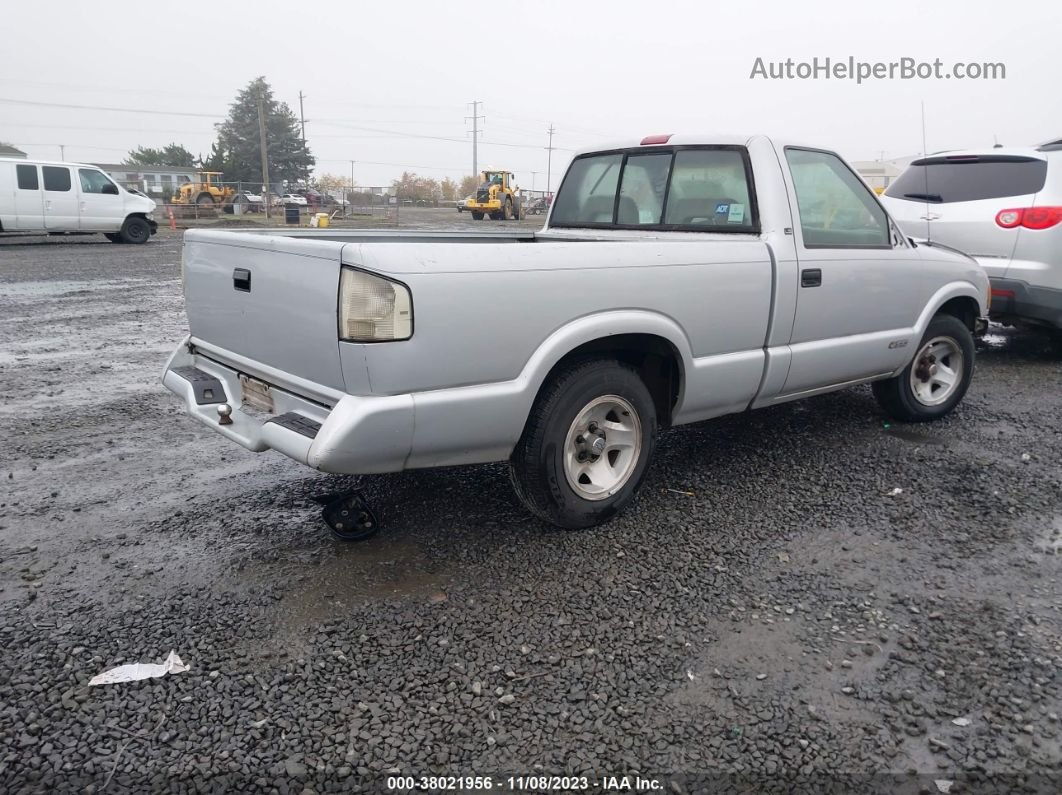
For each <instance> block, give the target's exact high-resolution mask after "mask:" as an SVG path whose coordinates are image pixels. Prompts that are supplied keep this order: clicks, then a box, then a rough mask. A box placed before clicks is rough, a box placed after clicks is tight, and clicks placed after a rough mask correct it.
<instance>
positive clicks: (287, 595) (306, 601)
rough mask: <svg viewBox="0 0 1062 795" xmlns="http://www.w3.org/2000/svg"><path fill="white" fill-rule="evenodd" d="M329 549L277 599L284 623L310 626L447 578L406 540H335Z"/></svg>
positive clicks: (420, 593)
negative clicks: (329, 550) (321, 559)
mask: <svg viewBox="0 0 1062 795" xmlns="http://www.w3.org/2000/svg"><path fill="white" fill-rule="evenodd" d="M326 549H327V547H326ZM334 550H335V554H334V555H333V556H332V557H328V558H327V559H326V560H324V561H323V562H322V563H321V564H320V565H319V566H317V567H314V568H312V569H310V568H303V569H302V570H301V571H302V573H303V576H302V578H301V581H299V582H296V583H294V584H293V585H292V586H291V587H290V588H288V589H286V590H285V592H284V595H283V598H282V599H281V600H280V601H279V602H278V608H279V613H280V620H279V623H280V624H281V625H282V626H283V627H284V628H286V629H289V630H295V629H299V628H301V627H306V626H311V625H314V624H317V623H320V622H321V621H324V620H326V619H328V618H331V617H333V616H335V615H339V614H342V613H344V612H346V611H348V610H349V609H350V608H351V607H353V606H354V605H359V604H365V603H368V602H378V601H383V600H391V599H402V598H409V597H415V598H427V596H428V595H429V594H431V593H434V592H435V591H439V590H443V589H444V585H445V583H446V582H447V580H448V579H449V576H448V573H447V572H445V571H439V570H437V569H436V568H435V567H433V566H432V565H431V562H430V561H429V559H428V558H427V557H426V556H425V555H424V553H423V551H422V550H421V549H420V547H418V546H417V545H416V544H413V543H410V542H408V541H395V540H393V539H389V538H387V537H386V536H384V537H379V536H378V537H376V538H373V539H370V540H368V541H365V542H361V543H356V544H345V543H340V542H336V543H335V547H334ZM326 554H327V553H326ZM281 576H283V575H282V574H281Z"/></svg>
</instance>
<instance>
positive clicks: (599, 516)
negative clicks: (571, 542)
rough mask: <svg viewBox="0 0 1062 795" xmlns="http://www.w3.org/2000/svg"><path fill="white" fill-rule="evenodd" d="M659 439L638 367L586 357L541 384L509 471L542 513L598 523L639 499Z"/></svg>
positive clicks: (565, 523)
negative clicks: (657, 438) (638, 494)
mask: <svg viewBox="0 0 1062 795" xmlns="http://www.w3.org/2000/svg"><path fill="white" fill-rule="evenodd" d="M655 444H656V407H655V405H654V403H653V398H652V396H651V395H650V394H649V390H648V389H647V388H646V386H645V384H644V383H643V382H642V379H641V378H640V377H639V376H638V373H637V372H636V371H635V370H634V369H633V368H631V367H628V366H626V365H622V364H620V363H619V362H617V361H614V360H611V359H589V360H583V361H580V362H575V363H573V364H571V365H569V366H567V367H565V368H564V369H562V370H561V371H560V372H558V373H556V374H555V375H554V376H553V377H552V378H551V379H550V381H549V382H547V383H546V384H545V386H543V388H542V391H541V392H540V393H539V395H538V397H537V398H536V400H535V404H534V406H533V407H532V409H531V414H530V416H529V417H528V420H527V425H526V426H525V428H524V433H523V436H521V438H520V441H519V442H518V443H517V445H516V449H515V450H513V454H512V457H511V458H510V459H509V476H510V479H511V480H512V483H513V488H514V489H515V490H516V494H517V496H518V497H519V498H520V500H521V501H522V502H523V503H524V505H525V506H527V509H528V510H529V511H531V513H533V514H535V515H536V516H538V517H539V518H541V519H544V520H546V521H547V522H551V523H552V524H555V525H557V526H558V527H564V528H568V529H573V530H574V529H578V528H584V527H592V526H593V525H596V524H600V523H601V522H604V521H606V520H608V519H610V518H611V517H613V516H615V515H616V514H617V513H619V512H620V511H622V510H623V509H624V508H626V507H627V506H628V505H629V504H630V502H631V501H632V500H633V499H634V496H635V494H637V492H638V488H639V487H640V486H641V484H642V480H643V478H644V477H645V473H646V471H647V470H648V468H649V461H650V459H651V458H652V455H653V448H654V446H655Z"/></svg>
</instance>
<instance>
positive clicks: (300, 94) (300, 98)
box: [299, 91, 306, 143]
mask: <svg viewBox="0 0 1062 795" xmlns="http://www.w3.org/2000/svg"><path fill="white" fill-rule="evenodd" d="M302 100H303V96H302V92H301V91H300V92H299V123H300V124H301V125H302V142H303V143H306V116H304V115H303V112H302Z"/></svg>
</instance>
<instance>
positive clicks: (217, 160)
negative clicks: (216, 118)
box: [203, 77, 314, 192]
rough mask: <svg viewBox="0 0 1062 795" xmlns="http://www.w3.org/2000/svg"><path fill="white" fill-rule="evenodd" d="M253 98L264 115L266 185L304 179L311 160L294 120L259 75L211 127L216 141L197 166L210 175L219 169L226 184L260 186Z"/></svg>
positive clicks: (285, 105)
mask: <svg viewBox="0 0 1062 795" xmlns="http://www.w3.org/2000/svg"><path fill="white" fill-rule="evenodd" d="M259 97H261V99H262V104H263V109H264V111H265V122H266V124H265V126H266V151H267V152H268V153H269V180H270V182H271V183H272V184H273V185H280V184H281V183H282V182H287V183H292V182H302V181H305V180H307V179H308V178H309V176H310V171H311V170H312V168H313V165H314V158H313V155H311V154H310V150H309V149H308V148H307V147H306V144H305V143H304V142H303V140H302V137H301V135H300V132H299V121H298V119H297V118H296V116H295V114H294V113H293V112H292V110H291V108H289V107H288V106H287V104H286V103H284V102H277V101H276V100H275V99H274V98H273V90H272V89H271V88H270V87H269V84H268V83H266V81H265V78H264V77H259V78H257V79H255V80H252V81H251V82H250V83H248V84H247V87H246V88H245V89H243V90H242V91H240V93H239V94H237V96H236V101H235V102H233V103H232V105H230V106H229V117H228V118H227V119H226V120H225V121H223V122H222V123H221V124H219V125H217V130H218V139H217V142H216V143H215V144H214V147H213V149H212V151H211V153H210V157H208V158H207V160H205V161H204V163H203V165H204V166H207V167H209V169H210V170H211V171H224V172H225V181H226V182H236V181H240V182H250V183H252V184H262V183H263V182H264V180H263V179H262V147H261V138H260V137H259V130H258V101H259ZM278 192H279V191H278Z"/></svg>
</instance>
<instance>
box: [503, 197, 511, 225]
mask: <svg viewBox="0 0 1062 795" xmlns="http://www.w3.org/2000/svg"><path fill="white" fill-rule="evenodd" d="M512 217H513V201H512V199H506V200H505V201H504V202H502V209H501V220H502V221H508V220H509V219H510V218H512Z"/></svg>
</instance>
